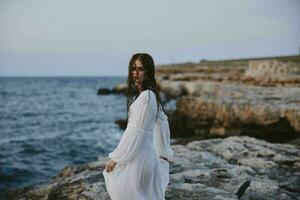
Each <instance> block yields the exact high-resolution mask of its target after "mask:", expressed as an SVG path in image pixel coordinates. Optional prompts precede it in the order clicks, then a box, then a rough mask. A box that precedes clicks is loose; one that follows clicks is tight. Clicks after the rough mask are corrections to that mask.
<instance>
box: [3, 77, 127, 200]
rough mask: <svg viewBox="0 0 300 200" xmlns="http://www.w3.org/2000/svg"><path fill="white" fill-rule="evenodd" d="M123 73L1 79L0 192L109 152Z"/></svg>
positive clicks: (117, 132) (116, 132)
mask: <svg viewBox="0 0 300 200" xmlns="http://www.w3.org/2000/svg"><path fill="white" fill-rule="evenodd" d="M124 81H125V77H72V78H70V77H47V78H45V77H40V78H37V77H35V78H0V196H1V195H3V194H4V193H5V192H6V191H8V190H10V189H15V188H19V187H23V186H29V185H35V184H39V183H44V182H46V181H47V180H48V179H49V178H50V177H51V176H54V175H56V174H57V172H58V171H59V170H61V169H63V168H64V167H65V166H66V165H79V164H83V163H87V162H90V161H94V160H96V159H97V158H98V157H102V156H107V153H109V152H110V151H111V150H113V148H114V147H115V146H116V144H117V143H118V141H119V139H120V138H121V135H122V134H123V131H122V130H121V129H119V127H118V126H117V125H116V124H115V123H114V122H115V120H117V119H120V118H123V119H125V118H126V98H125V96H123V95H113V94H112V95H103V96H99V95H97V90H98V88H100V87H106V88H110V89H111V88H112V87H113V86H114V85H116V84H117V83H121V82H124Z"/></svg>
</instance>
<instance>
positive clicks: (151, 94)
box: [140, 89, 156, 102]
mask: <svg viewBox="0 0 300 200" xmlns="http://www.w3.org/2000/svg"><path fill="white" fill-rule="evenodd" d="M140 96H141V98H142V99H143V100H145V101H146V102H149V101H150V99H151V98H154V99H156V95H155V93H154V91H153V90H151V89H146V90H144V91H142V92H141V94H140Z"/></svg>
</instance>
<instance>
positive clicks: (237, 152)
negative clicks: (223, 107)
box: [7, 136, 300, 200]
mask: <svg viewBox="0 0 300 200" xmlns="http://www.w3.org/2000/svg"><path fill="white" fill-rule="evenodd" d="M172 148H173V149H174V152H175V161H174V163H171V164H170V184H169V186H168V188H167V192H166V199H169V200H172V199H183V200H185V199H186V200H193V199H206V200H215V199H220V200H222V199H223V200H229V199H231V200H234V199H238V195H239V197H240V199H243V200H248V199H249V200H250V199H270V200H273V199H282V200H283V199H286V200H289V199H297V198H298V197H299V196H300V149H299V147H297V146H294V145H290V144H271V143H268V142H265V141H263V140H258V139H254V138H251V137H247V136H244V137H235V136H233V137H227V138H226V139H209V140H202V141H194V142H191V143H188V144H187V145H173V146H172ZM104 165H105V158H101V159H99V160H98V161H96V162H92V163H89V164H86V165H83V166H78V167H70V166H69V167H66V168H65V169H64V170H62V171H61V172H60V173H59V174H58V175H57V176H56V177H53V178H52V179H51V180H50V181H49V182H48V183H46V184H44V185H41V186H38V187H35V188H23V189H20V190H17V191H14V192H11V193H10V194H9V195H8V196H7V199H10V200H13V199H45V200H46V199H47V200H52V199H53V200H57V199H70V200H71V199H74V200H75V199H76V200H78V199H84V200H87V199H88V200H96V199H101V200H109V199H110V198H109V196H108V194H107V192H106V189H105V183H104V179H103V176H102V171H103V169H104ZM237 194H238V195H237Z"/></svg>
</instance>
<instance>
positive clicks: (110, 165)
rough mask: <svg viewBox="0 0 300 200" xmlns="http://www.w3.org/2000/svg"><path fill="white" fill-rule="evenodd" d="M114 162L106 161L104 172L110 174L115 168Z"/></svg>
mask: <svg viewBox="0 0 300 200" xmlns="http://www.w3.org/2000/svg"><path fill="white" fill-rule="evenodd" d="M116 164H117V163H116V162H115V161H113V160H109V161H107V163H106V164H105V171H107V172H111V171H113V170H114V168H115V166H116Z"/></svg>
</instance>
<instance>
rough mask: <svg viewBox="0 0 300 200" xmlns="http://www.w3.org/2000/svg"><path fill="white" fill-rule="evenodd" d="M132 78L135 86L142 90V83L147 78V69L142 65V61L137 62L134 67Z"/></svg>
mask: <svg viewBox="0 0 300 200" xmlns="http://www.w3.org/2000/svg"><path fill="white" fill-rule="evenodd" d="M132 78H133V81H134V84H135V85H136V86H137V87H138V88H141V85H142V81H143V80H144V78H145V68H144V66H143V65H142V63H141V61H140V60H136V61H135V62H134V64H133V66H132Z"/></svg>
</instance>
